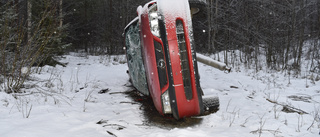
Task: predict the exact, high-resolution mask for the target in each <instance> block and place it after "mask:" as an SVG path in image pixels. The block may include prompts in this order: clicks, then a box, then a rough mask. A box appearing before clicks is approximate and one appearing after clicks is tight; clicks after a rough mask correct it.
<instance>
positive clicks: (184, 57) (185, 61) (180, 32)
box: [176, 20, 192, 100]
mask: <svg viewBox="0 0 320 137" xmlns="http://www.w3.org/2000/svg"><path fill="white" fill-rule="evenodd" d="M176 29H177V40H178V45H179V53H180V62H181V64H180V65H181V73H182V78H183V86H184V92H185V95H186V98H187V99H188V100H191V99H192V88H191V78H190V68H189V57H188V51H187V45H186V40H185V36H184V35H185V34H184V28H183V22H182V21H181V20H177V21H176Z"/></svg>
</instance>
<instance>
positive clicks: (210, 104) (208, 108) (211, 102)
mask: <svg viewBox="0 0 320 137" xmlns="http://www.w3.org/2000/svg"><path fill="white" fill-rule="evenodd" d="M219 106H220V103H219V97H208V98H203V110H204V112H205V114H206V113H214V112H217V111H218V110H219Z"/></svg>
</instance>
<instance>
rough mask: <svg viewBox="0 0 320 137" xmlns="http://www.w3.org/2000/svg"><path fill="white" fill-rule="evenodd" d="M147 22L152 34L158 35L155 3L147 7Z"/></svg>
mask: <svg viewBox="0 0 320 137" xmlns="http://www.w3.org/2000/svg"><path fill="white" fill-rule="evenodd" d="M149 24H150V29H151V32H152V34H153V35H155V36H157V37H160V32H159V23H158V10H157V4H153V5H152V6H150V8H149Z"/></svg>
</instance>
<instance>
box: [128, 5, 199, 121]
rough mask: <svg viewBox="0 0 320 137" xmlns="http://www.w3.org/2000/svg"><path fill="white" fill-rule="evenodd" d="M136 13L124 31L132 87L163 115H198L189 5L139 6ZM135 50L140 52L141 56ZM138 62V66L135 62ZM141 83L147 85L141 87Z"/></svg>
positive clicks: (196, 81)
mask: <svg viewBox="0 0 320 137" xmlns="http://www.w3.org/2000/svg"><path fill="white" fill-rule="evenodd" d="M177 5H179V6H177ZM177 7H178V8H177ZM137 12H138V17H137V18H136V19H134V20H133V21H132V22H131V23H129V25H128V26H127V27H126V28H125V37H126V50H127V52H126V53H127V59H128V66H129V75H130V77H131V79H135V80H133V86H134V87H136V88H137V89H138V90H139V91H140V89H141V91H143V90H144V92H142V93H144V94H146V95H150V96H151V97H152V100H153V103H154V105H155V107H156V109H157V110H158V111H159V113H160V114H162V115H172V116H173V117H174V118H176V119H180V118H184V117H189V116H195V115H201V114H202V113H203V104H202V95H203V93H202V90H201V88H200V83H199V74H198V67H197V60H196V55H195V51H194V50H193V49H194V48H193V46H194V40H193V32H192V22H191V13H190V7H189V4H188V1H187V0H158V1H151V2H149V3H147V4H145V5H144V6H143V7H142V6H139V7H138V9H137ZM134 26H136V29H138V28H139V30H135V29H134ZM136 33H139V34H136ZM136 36H139V40H140V41H139V40H138V39H137V38H135V37H136ZM137 41H139V42H137ZM135 43H136V44H135ZM137 45H138V46H137ZM134 46H135V48H132V47H134ZM135 50H141V53H140V54H141V55H139V53H138V54H137V53H136V52H140V51H135ZM133 52H134V53H133ZM140 56H141V57H140ZM139 60H142V61H141V63H137V62H136V61H139ZM137 64H140V65H137ZM134 66H136V67H134ZM137 66H138V67H137ZM142 67H143V68H142ZM137 72H139V74H135V73H137ZM144 75H145V79H144V78H142V77H144ZM137 79H139V80H140V81H139V80H137ZM141 79H142V80H141ZM144 81H145V82H146V85H143V84H142V86H141V83H143V82H144ZM143 86H146V87H143Z"/></svg>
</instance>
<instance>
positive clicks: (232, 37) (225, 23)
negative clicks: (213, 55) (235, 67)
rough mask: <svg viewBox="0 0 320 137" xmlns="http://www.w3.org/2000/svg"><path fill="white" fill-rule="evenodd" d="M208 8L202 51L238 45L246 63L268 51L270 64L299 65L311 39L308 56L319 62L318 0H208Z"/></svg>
mask: <svg viewBox="0 0 320 137" xmlns="http://www.w3.org/2000/svg"><path fill="white" fill-rule="evenodd" d="M208 11H209V13H210V14H208V20H209V22H210V23H209V24H208V30H209V32H210V33H208V37H209V39H207V40H208V45H207V47H205V48H201V49H200V50H201V51H204V50H205V51H209V52H217V51H222V50H223V51H228V50H233V49H238V50H241V51H243V52H244V53H245V54H244V56H243V57H244V58H242V60H241V62H243V63H248V64H252V63H255V60H257V58H258V56H259V55H261V54H265V55H266V63H267V66H268V67H269V68H272V69H281V68H282V69H291V68H292V69H300V65H301V58H302V57H301V56H302V49H303V45H304V43H305V42H306V41H308V42H311V44H312V47H311V48H310V49H309V50H310V51H309V52H310V54H309V56H310V57H309V58H311V59H312V60H313V61H316V60H318V62H319V50H320V46H319V36H320V30H319V27H320V1H319V0H208ZM225 54H228V52H225ZM227 57H228V56H227V55H225V56H224V58H225V59H224V60H227V59H226V58H227ZM290 60H293V63H291V62H290V63H289V62H288V61H290ZM313 61H312V64H313V63H314V62H313ZM226 63H228V62H226ZM313 67H315V66H313ZM257 68H258V67H257ZM318 69H319V67H318Z"/></svg>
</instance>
